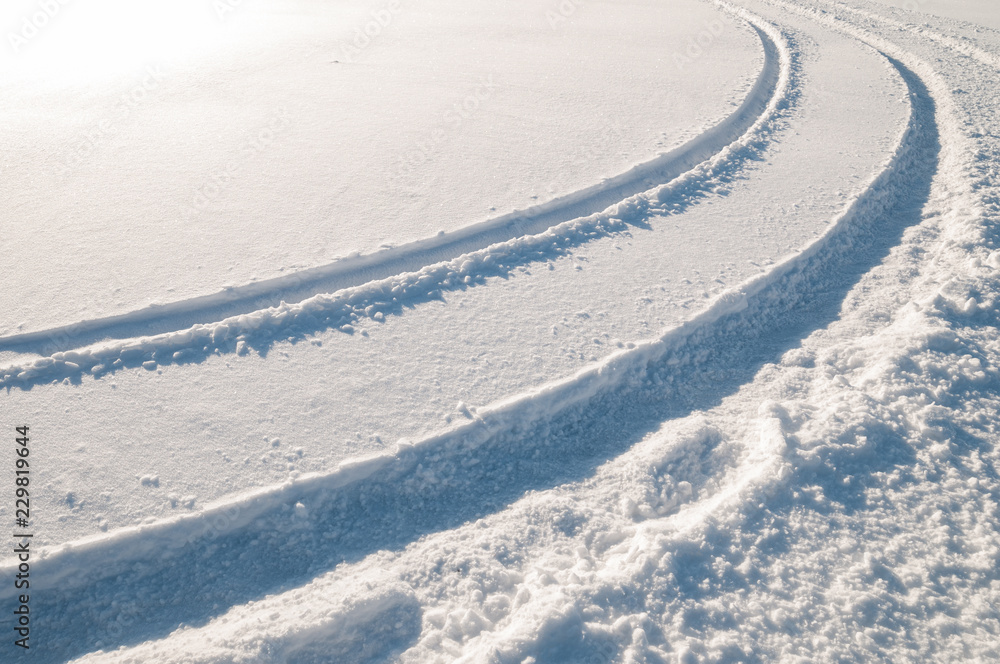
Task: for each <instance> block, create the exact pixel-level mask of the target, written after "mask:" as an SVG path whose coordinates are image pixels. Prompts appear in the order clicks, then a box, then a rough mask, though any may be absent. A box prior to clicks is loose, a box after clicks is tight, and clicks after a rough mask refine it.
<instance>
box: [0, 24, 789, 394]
mask: <svg viewBox="0 0 1000 664" xmlns="http://www.w3.org/2000/svg"><path fill="white" fill-rule="evenodd" d="M731 11H734V12H735V13H736V15H737V16H739V17H741V18H744V19H746V20H748V22H749V23H750V24H751V25H752V26H753V27H754V29H755V30H757V32H758V34H759V35H760V36H761V39H762V43H764V44H765V51H766V53H768V54H769V55H768V56H767V61H768V63H769V64H768V65H767V67H766V69H767V70H768V71H771V70H773V69H777V71H778V75H777V83H776V85H775V88H774V93H773V94H772V95H771V97H770V98H769V101H768V103H767V106H766V109H765V111H764V112H763V113H762V114H761V115H759V116H757V117H756V119H755V120H754V122H753V124H752V125H751V127H750V128H749V129H748V130H747V131H746V132H745V133H744V134H743V135H742V136H740V137H739V138H738V139H737V140H736V141H734V142H733V143H730V144H729V145H726V146H725V147H723V148H722V150H721V151H720V152H719V153H718V154H716V155H715V156H713V157H712V158H711V159H709V160H708V161H705V162H702V163H701V164H699V165H697V166H696V167H695V168H693V169H691V170H688V171H686V172H684V173H683V174H681V175H680V176H678V177H675V178H674V179H672V180H670V181H669V182H668V183H667V184H664V185H661V186H659V187H656V188H654V189H651V190H649V191H645V192H643V193H641V194H637V195H635V196H631V197H629V198H626V199H625V200H623V201H620V202H619V203H617V204H616V205H612V206H611V207H610V208H608V209H606V210H604V211H603V212H601V213H599V214H592V215H590V216H587V217H580V218H574V219H572V220H570V221H566V222H563V223H561V224H558V225H556V226H554V227H551V228H548V229H547V230H545V231H543V232H541V233H538V234H535V235H523V236H520V237H516V238H515V239H512V240H508V241H506V242H498V243H496V244H493V245H490V246H488V247H486V248H485V249H480V250H477V251H474V252H472V253H467V254H463V255H461V256H459V257H457V258H455V259H453V260H449V261H445V262H441V263H436V264H433V265H429V266H425V267H423V268H422V269H420V270H419V271H417V272H409V273H403V274H400V275H397V276H393V277H390V278H386V279H381V280H377V281H370V282H367V283H365V284H364V285H363V286H357V287H352V288H345V289H342V290H339V291H336V292H333V293H330V294H319V295H313V296H312V297H309V298H307V299H305V300H303V301H302V302H299V303H297V304H287V303H286V302H284V301H282V302H281V303H280V304H279V305H278V306H276V307H272V308H269V309H263V310H258V311H254V312H252V313H248V314H240V315H237V316H232V317H230V318H226V319H223V320H222V321H220V322H217V323H211V324H196V325H194V326H192V327H190V328H188V329H184V330H180V331H176V332H166V333H163V334H159V335H154V336H148V337H140V338H129V339H126V340H121V341H106V342H103V343H98V344H95V345H92V346H89V347H83V348H77V343H79V342H81V341H82V339H81V338H80V337H79V336H78V335H77V336H74V334H67V335H66V336H64V337H61V338H57V339H55V340H54V341H50V342H46V344H45V346H44V349H48V348H49V346H52V345H54V346H55V347H60V346H72V347H74V348H77V349H76V350H68V351H61V352H55V353H52V354H51V355H48V356H43V357H41V358H39V359H33V360H29V361H27V362H23V363H17V364H13V365H9V366H6V367H0V388H4V387H5V388H8V389H11V388H15V387H17V388H21V389H29V388H30V387H31V386H32V385H35V384H40V383H46V382H54V381H61V380H65V379H70V380H80V378H81V377H82V375H83V374H85V373H89V374H92V375H94V376H100V375H103V374H105V373H107V372H112V371H116V370H119V369H122V368H126V367H139V366H144V367H146V368H147V369H149V368H155V367H156V366H157V365H161V364H170V363H190V362H199V361H202V360H203V359H204V358H205V357H207V356H208V355H211V354H214V353H231V352H236V353H241V354H242V353H245V352H248V351H249V350H250V349H258V350H261V349H263V348H267V347H269V346H270V345H271V344H272V343H274V341H275V340H278V339H287V338H289V335H290V334H292V333H295V334H297V335H299V336H305V335H306V334H310V333H314V332H317V331H320V330H325V329H340V330H342V331H345V332H348V333H353V323H356V322H357V321H358V320H360V319H363V318H366V319H374V320H376V321H379V320H383V319H384V317H385V316H389V315H393V314H397V313H399V312H400V311H402V309H403V307H404V306H413V305H415V304H418V303H421V302H426V301H429V300H433V299H438V298H440V296H441V293H442V291H444V290H449V289H459V288H467V287H469V285H472V284H479V283H484V282H485V280H486V278H488V277H490V276H502V275H504V274H506V273H507V272H508V271H509V270H510V269H512V266H516V265H525V264H528V263H532V262H538V261H549V260H552V259H553V258H556V257H558V256H561V255H564V254H565V252H566V251H567V249H568V248H570V247H573V246H577V245H579V244H582V243H585V242H588V241H590V240H592V239H594V238H597V237H604V236H607V235H610V234H613V233H617V232H621V231H623V230H625V229H626V228H627V227H628V225H629V224H634V223H642V222H643V221H644V220H645V219H646V218H647V217H648V215H649V214H651V213H654V212H657V211H671V212H677V211H679V210H681V209H683V207H685V206H686V205H687V204H689V203H690V202H691V201H692V200H694V199H696V198H698V197H700V196H701V195H702V194H703V192H702V185H703V184H704V183H705V182H707V181H710V180H712V179H713V178H714V179H724V178H726V177H729V176H731V175H732V174H733V172H734V170H735V169H736V168H738V167H739V166H740V165H741V164H742V163H743V162H744V161H746V160H751V159H754V158H756V157H757V156H759V155H760V153H761V151H762V150H763V149H764V148H765V147H766V146H767V145H768V143H769V141H770V137H771V134H772V133H773V132H774V131H775V126H774V125H775V123H776V122H777V120H778V118H779V117H780V115H781V113H782V112H783V109H784V108H785V106H786V105H787V104H788V103H789V98H790V95H791V94H792V91H791V89H790V77H791V67H792V64H791V61H790V59H789V54H788V50H787V45H785V44H784V40H783V37H782V35H781V34H780V33H778V32H777V31H775V30H774V29H773V28H771V27H770V26H768V25H767V24H765V23H761V22H759V21H758V20H757V19H755V18H753V17H750V16H749V15H745V14H742V13H740V11H739V10H736V9H732V10H731ZM765 78H767V79H769V78H770V74H768V76H767V77H765ZM133 331H134V330H133ZM36 341H37V340H36ZM27 348H28V347H27V346H26V347H25V348H24V349H23V350H26V349H27Z"/></svg>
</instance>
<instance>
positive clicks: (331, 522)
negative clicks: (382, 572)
mask: <svg viewBox="0 0 1000 664" xmlns="http://www.w3.org/2000/svg"><path fill="white" fill-rule="evenodd" d="M893 64H894V65H895V66H896V68H897V70H898V71H899V72H900V75H901V76H902V77H903V78H904V80H905V81H906V83H907V85H908V86H909V88H910V90H911V96H912V108H911V116H910V120H909V123H908V125H907V127H906V130H905V132H904V133H903V135H902V137H901V140H900V143H899V146H898V149H897V151H896V153H895V154H894V155H893V156H892V158H891V159H890V160H889V162H888V163H887V165H886V167H885V168H884V169H883V170H882V172H881V173H880V174H879V175H878V176H877V177H875V178H874V179H873V181H872V182H871V183H870V186H869V187H868V188H867V189H866V191H865V192H864V194H862V195H861V196H860V197H859V198H858V199H856V200H855V201H854V202H853V203H852V204H851V206H849V208H848V209H847V210H846V211H845V212H844V213H843V214H842V215H841V216H840V217H839V218H838V219H837V220H836V221H835V223H834V224H831V226H830V227H829V229H828V231H827V232H826V233H825V234H824V236H823V237H821V238H819V239H818V240H817V241H816V242H814V243H813V244H812V245H811V246H810V247H808V248H807V249H806V250H805V251H804V252H802V253H801V254H800V255H798V256H796V257H794V258H792V259H789V260H787V261H786V262H784V263H781V264H779V265H777V266H776V267H775V268H774V269H772V270H771V271H770V272H769V273H767V274H765V275H763V276H761V277H758V278H756V279H754V280H752V281H751V282H749V283H747V284H745V285H744V286H743V288H742V289H739V290H737V291H731V292H729V293H727V294H726V295H725V296H723V297H721V298H719V299H718V300H716V302H715V304H714V305H713V306H711V307H710V308H709V309H708V310H707V311H706V312H704V313H703V314H702V315H700V316H699V317H697V318H696V319H694V320H692V321H689V322H688V323H687V324H685V325H684V326H681V327H680V328H677V329H674V330H671V331H670V332H668V333H666V334H665V335H664V336H663V337H662V338H660V339H657V340H654V341H651V342H648V343H645V344H641V345H639V346H638V347H636V348H634V349H631V350H628V351H624V352H622V353H619V354H618V355H615V356H613V357H611V358H609V359H608V360H607V361H605V362H603V363H601V364H599V365H597V366H595V367H592V368H590V369H587V370H585V371H583V372H581V373H579V374H577V375H576V376H573V377H571V378H569V379H566V380H564V381H560V382H558V383H554V384H550V385H548V386H546V387H544V388H542V389H539V390H537V391H535V392H532V393H530V394H527V395H523V396H521V397H518V398H515V399H512V400H510V401H508V402H504V403H501V404H497V405H495V406H492V407H490V408H486V409H482V410H480V411H479V412H478V413H475V418H474V419H473V420H472V421H471V422H468V423H467V424H465V425H462V426H459V427H456V428H454V429H451V430H449V431H446V432H443V433H441V434H439V435H436V436H432V437H429V438H427V439H425V440H422V441H420V442H418V443H416V444H415V445H409V444H403V445H400V447H399V448H398V449H397V450H396V452H395V453H394V454H391V455H385V456H381V457H376V458H373V459H368V460H362V461H357V462H353V463H348V464H343V465H342V466H341V468H339V469H338V470H337V471H334V472H333V473H330V474H327V475H320V476H312V477H308V478H303V479H302V480H301V481H299V482H296V483H293V484H287V485H284V486H281V487H277V488H271V489H264V490H261V491H259V492H257V493H256V494H255V495H253V496H249V497H245V498H243V499H241V500H239V501H235V502H231V503H229V504H226V505H219V506H216V507H214V508H211V509H208V510H206V511H204V512H203V513H200V514H197V515H193V516H192V517H190V518H187V519H181V520H177V521H172V522H168V523H161V524H155V525H153V526H147V527H140V528H134V529H129V530H127V531H122V532H118V533H115V534H113V535H111V536H108V537H106V538H103V539H101V540H98V541H90V542H80V543H77V544H75V545H73V546H72V547H65V548H62V549H60V550H54V551H49V552H48V556H47V557H46V558H44V559H42V560H39V561H38V563H37V570H38V575H39V578H40V579H44V580H45V581H44V582H45V584H46V585H47V586H48V587H46V588H43V589H42V593H41V595H40V597H41V598H42V601H41V603H43V604H44V606H40V608H39V615H40V616H43V617H42V618H40V619H39V626H40V629H44V630H46V631H47V632H49V633H50V634H51V635H52V636H51V640H47V641H46V646H45V647H46V648H47V650H46V651H43V652H40V653H37V655H38V657H40V658H41V659H40V660H39V661H55V660H56V659H61V658H65V657H67V656H74V655H78V654H82V653H83V652H85V651H86V650H87V649H88V648H92V647H93V645H94V641H98V640H100V641H103V642H104V645H105V647H107V646H108V645H112V644H115V645H126V644H131V643H135V642H137V641H138V640H145V639H148V638H150V637H154V638H155V637H156V635H157V634H159V635H165V634H166V633H168V632H169V631H171V630H172V629H174V628H175V627H176V626H177V624H178V622H181V621H183V622H187V623H196V624H197V623H200V622H202V621H204V620H207V619H208V618H210V617H211V616H212V615H215V614H217V613H218V608H217V607H218V606H232V605H235V604H237V603H243V602H246V601H249V600H252V599H255V598H257V597H259V596H261V595H262V594H264V593H269V592H275V591H281V590H283V589H286V588H289V587H293V586H295V585H298V584H300V583H302V582H303V581H305V580H308V579H309V578H313V577H315V575H316V574H317V573H319V572H322V571H325V570H327V569H330V568H331V567H333V566H335V565H336V564H337V563H338V562H340V561H345V560H357V559H360V558H361V557H364V556H365V555H367V554H369V553H372V552H373V551H374V550H377V549H382V548H397V547H402V546H405V545H406V544H407V543H409V542H412V541H414V540H415V539H417V538H419V537H420V536H422V535H425V534H427V533H432V532H437V531H441V530H445V529H448V528H451V527H454V526H455V525H458V524H460V523H464V522H466V521H469V520H470V519H475V518H477V517H478V516H481V515H483V514H488V513H491V512H494V511H496V510H497V509H499V508H501V507H503V505H505V504H508V503H509V502H511V501H513V500H516V499H517V498H518V497H520V496H521V495H523V494H524V493H525V492H527V491H530V490H533V489H544V488H548V487H551V486H554V485H557V484H559V483H563V482H566V481H571V480H573V479H578V478H580V477H584V476H586V475H587V474H589V473H591V472H593V469H594V467H595V466H596V465H598V464H600V463H602V462H603V461H605V460H606V459H608V458H609V457H611V456H615V455H617V454H618V453H620V452H622V451H624V450H627V449H629V448H630V447H631V446H633V445H634V444H635V443H636V442H637V441H638V440H639V439H641V438H642V437H643V436H644V435H645V434H646V433H647V432H648V431H651V430H653V429H654V428H655V427H656V426H657V425H658V424H659V423H661V422H663V421H664V420H665V419H670V418H674V417H678V416H680V415H683V414H685V413H687V412H690V411H692V410H695V409H702V408H705V407H708V406H711V405H712V404H713V403H717V401H718V400H719V399H721V397H722V396H724V394H725V393H727V391H733V390H735V389H736V388H737V387H738V386H739V385H741V384H743V383H745V382H747V381H748V380H750V379H752V377H753V375H754V373H755V372H756V369H757V367H759V366H760V365H761V364H762V363H764V362H768V361H773V360H774V358H775V357H776V356H780V354H782V353H783V352H784V351H785V350H786V349H787V348H789V347H791V346H794V345H795V344H796V343H797V342H798V340H799V339H801V338H802V337H803V336H805V335H806V334H808V333H810V332H811V331H812V330H814V329H817V328H819V327H822V326H823V325H825V324H826V323H828V322H829V321H831V320H833V319H835V318H836V317H837V315H838V312H839V306H840V303H841V300H842V298H843V297H844V295H845V294H846V293H847V292H848V291H849V290H850V288H851V287H852V285H853V284H854V283H855V282H856V281H857V280H858V279H859V278H860V277H861V275H863V274H865V273H866V272H867V271H868V270H870V269H871V267H872V266H874V265H877V264H878V263H879V262H880V261H881V260H882V258H883V257H884V256H885V255H886V253H887V252H888V251H889V249H890V248H891V247H892V246H894V245H895V244H896V243H898V240H899V237H900V235H901V233H902V231H903V230H904V229H905V228H906V227H908V226H910V225H913V224H915V223H918V222H919V221H920V218H921V216H920V210H921V207H922V204H923V201H924V200H926V195H927V192H928V191H929V188H930V182H931V180H932V178H933V175H934V172H935V169H936V166H937V158H938V152H939V149H940V146H939V144H938V134H937V128H936V125H935V120H934V118H935V109H934V102H933V100H932V99H931V97H930V95H929V93H928V92H927V90H926V88H925V87H924V86H923V84H922V82H921V80H920V79H919V78H918V77H917V76H916V75H914V74H913V73H912V72H911V71H910V70H908V69H907V68H906V67H905V65H903V64H902V63H900V62H898V61H893ZM737 359H738V360H739V361H736V360H737ZM720 376H721V378H720ZM720 385H721V386H722V387H720ZM540 451H541V452H544V454H543V455H542V456H541V457H540V458H539V457H538V453H539V452H540ZM512 478H513V481H512ZM484 486H485V487H490V486H493V487H494V488H495V490H494V492H492V493H491V492H488V491H483V487H484ZM297 502H301V503H303V504H304V505H305V506H306V513H305V515H303V516H298V517H296V516H295V514H296V511H295V510H293V509H292V505H295V504H296V503H297ZM10 574H11V570H10V569H3V570H2V571H0V578H4V579H6V578H7V577H8V576H9V575H10ZM111 576H115V577H117V578H116V579H115V580H114V581H113V582H110V581H108V578H109V577H111ZM74 577H75V578H74ZM9 586H10V584H6V583H2V582H0V589H6V588H7V587H9ZM2 592H3V591H2V590H0V593H2ZM103 593H109V594H110V595H111V597H105V596H103ZM99 595H100V596H101V599H100V602H99V604H102V605H103V604H107V602H108V601H109V600H110V599H115V600H116V601H118V602H119V605H124V606H129V607H132V608H134V613H135V614H136V615H141V616H142V625H141V627H142V629H141V630H140V629H139V627H140V626H139V625H138V623H137V622H136V623H131V624H125V625H123V626H122V625H120V624H119V628H118V631H117V632H115V633H109V632H108V630H107V621H106V618H105V617H103V616H102V614H101V613H100V611H99V610H97V609H95V608H93V607H94V606H95V602H97V598H98V596H99ZM178 598H183V599H184V604H183V607H182V608H177V606H176V605H175V602H176V601H177V599H178ZM57 634H58V638H56V635H57Z"/></svg>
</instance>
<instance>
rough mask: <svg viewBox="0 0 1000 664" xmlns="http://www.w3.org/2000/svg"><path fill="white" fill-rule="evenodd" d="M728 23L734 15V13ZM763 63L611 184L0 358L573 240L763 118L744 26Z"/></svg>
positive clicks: (764, 38) (764, 85)
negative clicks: (711, 115)
mask: <svg viewBox="0 0 1000 664" xmlns="http://www.w3.org/2000/svg"><path fill="white" fill-rule="evenodd" d="M737 15H738V13H737ZM749 25H750V27H751V28H752V29H753V30H754V31H755V32H756V34H757V35H758V37H759V39H760V41H761V46H762V50H763V53H764V65H763V67H762V68H761V71H760V74H759V75H758V77H757V80H756V81H755V83H754V85H753V87H752V88H751V90H750V92H749V94H748V95H747V97H746V98H745V99H744V100H743V102H742V104H741V105H740V106H739V107H738V108H737V109H736V110H735V111H733V112H732V113H731V114H730V115H729V116H728V117H727V118H726V119H724V120H723V121H721V122H720V123H719V124H717V125H716V126H714V127H712V128H711V129H708V130H707V131H705V132H703V133H702V134H700V135H698V136H697V137H695V138H694V139H692V140H690V141H688V142H687V143H685V144H684V145H681V146H679V147H677V148H675V149H674V150H671V151H670V152H668V153H665V154H662V155H660V156H658V157H656V158H654V159H651V160H649V161H647V162H645V163H642V164H639V165H637V166H634V167H632V168H631V169H629V170H628V171H626V172H624V173H621V174H619V175H616V176H613V177H610V178H607V179H604V180H603V181H601V182H599V183H597V184H593V185H591V186H589V187H585V188H583V189H580V190H578V191H576V192H573V193H571V194H567V195H565V196H561V197H559V198H556V199H553V200H551V201H548V202H545V203H542V204H539V205H536V206H533V207H531V208H529V209H527V210H516V211H514V212H511V213H508V214H504V215H501V216H498V217H494V218H492V219H487V220H486V221H482V222H478V223H474V224H471V225H469V226H465V227H464V228H461V229H458V230H456V231H452V232H448V233H441V234H438V235H436V236H434V237H430V238H424V239H421V240H417V241H414V242H410V243H406V244H403V245H399V246H396V247H392V248H389V249H385V250H382V251H377V252H374V253H371V254H364V255H356V256H351V257H348V258H343V259H339V260H337V261H334V262H333V263H329V264H327V265H323V266H319V267H315V268H310V269H305V270H300V271H298V272H296V273H294V274H289V275H283V276H281V277H275V278H272V279H265V280H262V281H259V282H254V283H251V284H246V285H243V286H238V287H234V288H229V289H226V290H223V291H220V292H217V293H213V294H211V295H205V296H201V297H194V298H190V299H186V300H181V301H178V302H172V303H169V304H162V305H150V306H148V307H145V308H142V309H139V310H136V311H132V312H128V313H124V314H120V315H116V316H109V317H105V318H98V319H92V320H85V321H79V322H76V323H72V324H69V325H64V326H59V327H52V328H48V329H44V330H37V331H32V332H25V333H21V334H14V335H9V336H6V337H0V349H2V350H18V351H21V352H36V353H37V352H40V351H41V352H43V353H44V354H45V355H50V354H52V353H53V352H56V351H62V350H68V349H71V348H79V347H81V346H85V345H88V344H89V343H93V342H95V341H99V340H102V339H106V338H116V339H125V338H132V337H136V336H141V335H150V334H161V333H164V332H168V331H176V330H182V329H184V328H187V327H191V326H192V325H195V324H205V323H212V322H216V321H220V320H223V319H226V318H230V317H234V316H238V315H240V314H245V313H247V312H254V311H258V310H262V309H266V308H268V307H278V306H281V304H282V303H283V302H301V301H303V300H306V299H308V298H310V297H313V296H316V295H317V294H321V293H334V292H336V291H339V290H342V289H346V288H354V287H358V286H360V285H362V284H366V283H369V282H373V281H380V280H384V279H386V278H388V277H391V276H393V275H398V274H403V273H414V272H419V271H420V270H421V269H423V268H425V267H427V266H429V265H433V264H436V263H441V262H446V261H452V260H455V259H456V258H457V257H460V256H463V255H465V254H469V253H474V252H477V251H481V250H484V249H485V248H487V247H490V246H493V245H497V244H503V243H508V242H510V241H512V240H515V239H517V238H521V237H524V236H531V235H537V234H539V233H543V232H545V231H547V230H551V231H553V232H555V233H557V234H560V235H564V236H566V237H567V238H572V237H573V235H574V234H573V232H572V231H573V227H572V226H565V224H566V223H567V222H571V221H573V220H575V219H580V218H585V217H590V216H591V215H595V214H598V213H602V212H604V211H606V210H607V209H608V208H609V207H611V206H614V205H615V204H616V203H620V202H621V201H625V200H627V199H630V198H632V197H635V196H637V195H640V194H642V193H643V192H646V191H648V190H650V189H652V188H656V187H659V186H662V185H663V184H664V183H669V182H671V181H673V180H675V179H677V178H679V177H682V176H683V175H684V174H685V173H688V172H689V171H691V170H692V169H694V168H695V167H696V166H698V165H699V164H703V163H704V162H706V161H709V160H711V159H712V158H713V157H715V156H717V155H719V154H720V153H721V152H723V151H724V150H726V148H727V147H729V146H731V145H733V144H734V143H735V142H737V141H739V140H740V139H741V137H744V136H745V135H746V134H747V133H748V132H749V131H751V129H752V128H753V127H755V126H757V125H759V124H760V120H761V118H762V117H763V116H765V115H767V114H768V113H769V112H773V110H774V104H773V101H774V100H775V99H776V98H777V97H779V96H780V95H778V92H779V84H780V79H781V77H782V73H783V72H782V67H781V62H780V55H779V53H778V48H777V46H776V45H775V43H774V41H773V40H772V38H771V37H769V36H768V35H767V34H766V33H765V32H763V31H762V30H761V29H760V28H758V27H757V26H756V25H754V24H753V23H752V22H751V23H750V24H749Z"/></svg>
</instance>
